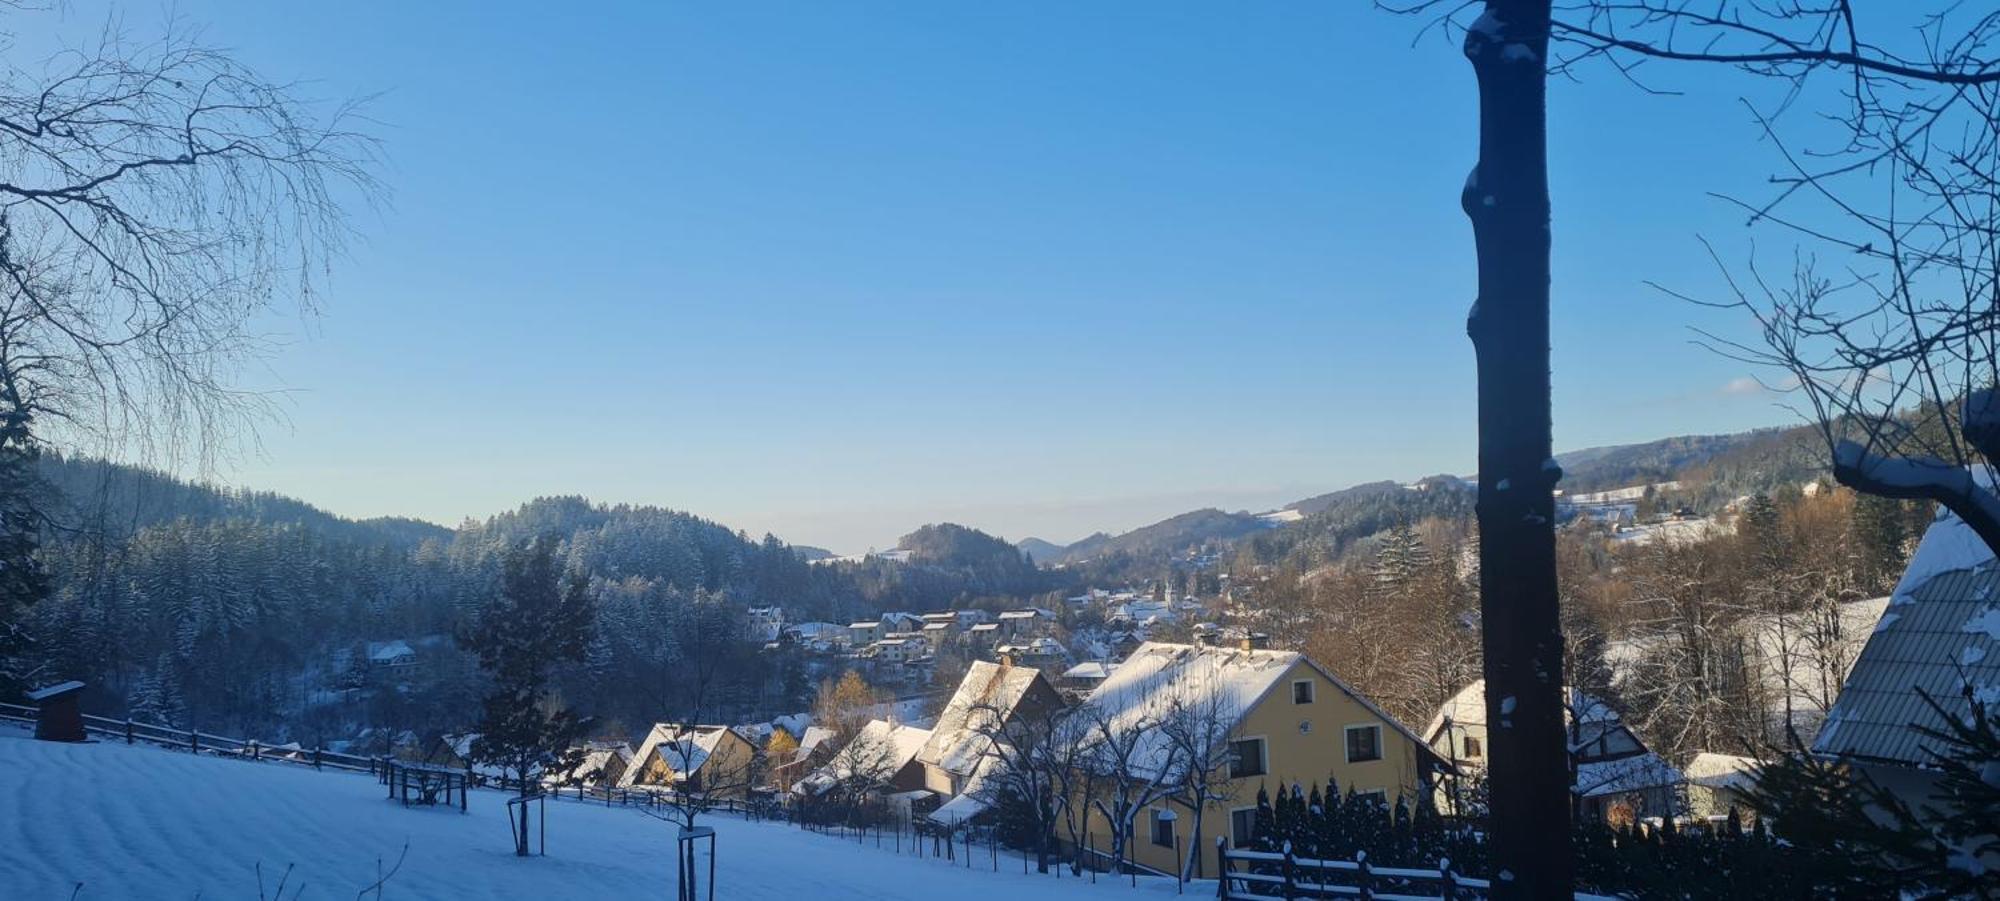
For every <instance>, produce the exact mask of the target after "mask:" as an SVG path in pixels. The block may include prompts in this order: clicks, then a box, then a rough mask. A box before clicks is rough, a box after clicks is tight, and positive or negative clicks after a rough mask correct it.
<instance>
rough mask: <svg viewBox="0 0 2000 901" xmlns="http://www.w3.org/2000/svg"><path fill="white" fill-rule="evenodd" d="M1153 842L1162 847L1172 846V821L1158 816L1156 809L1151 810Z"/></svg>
mask: <svg viewBox="0 0 2000 901" xmlns="http://www.w3.org/2000/svg"><path fill="white" fill-rule="evenodd" d="M1153 844H1156V845H1159V846H1160V847H1162V848H1171V847H1173V846H1174V821H1173V820H1170V819H1167V818H1164V817H1162V816H1160V812H1159V811H1157V810H1155V811H1153Z"/></svg>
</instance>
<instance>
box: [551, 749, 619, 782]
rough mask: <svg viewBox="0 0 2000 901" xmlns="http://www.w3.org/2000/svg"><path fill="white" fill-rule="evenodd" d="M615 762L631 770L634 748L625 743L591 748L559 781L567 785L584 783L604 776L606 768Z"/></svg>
mask: <svg viewBox="0 0 2000 901" xmlns="http://www.w3.org/2000/svg"><path fill="white" fill-rule="evenodd" d="M614 760H616V761H618V762H619V763H621V764H625V765H626V766H625V768H626V769H629V768H630V765H631V763H632V746H631V745H628V744H625V743H624V742H618V743H617V744H615V745H610V746H602V747H600V746H591V747H590V748H589V750H586V751H584V752H583V757H582V758H581V759H579V760H578V761H577V763H576V766H574V767H571V768H570V770H569V772H566V773H563V774H562V775H561V776H560V778H559V781H561V782H565V783H572V782H582V781H584V780H585V779H588V778H591V777H593V776H597V775H600V774H602V773H603V772H604V770H605V768H606V767H608V766H610V765H611V762H612V761H614ZM620 772H621V773H622V772H623V770H622V769H621V770H620Z"/></svg>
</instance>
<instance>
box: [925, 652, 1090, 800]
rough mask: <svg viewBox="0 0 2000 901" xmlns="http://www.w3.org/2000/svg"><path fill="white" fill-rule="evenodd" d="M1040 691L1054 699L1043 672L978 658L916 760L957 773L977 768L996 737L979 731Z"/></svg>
mask: <svg viewBox="0 0 2000 901" xmlns="http://www.w3.org/2000/svg"><path fill="white" fill-rule="evenodd" d="M1038 685H1039V689H1038V688H1037V686H1038ZM1036 694H1040V695H1041V697H1042V699H1043V700H1052V699H1054V698H1055V697H1056V695H1055V690H1054V689H1053V688H1051V687H1049V684H1048V681H1047V680H1046V679H1043V678H1042V673H1041V671H1040V670H1037V669H1034V668H1032V667H1026V666H1005V665H1002V664H998V663H993V662H991V661H987V660H977V661H974V662H973V664H972V666H971V667H970V668H969V669H967V670H966V671H965V678H964V679H963V680H960V682H959V683H958V690H957V691H955V692H953V693H952V696H951V700H950V701H949V702H948V703H946V704H945V706H944V710H943V712H941V713H939V714H938V720H937V725H936V726H934V727H932V729H931V734H930V738H929V739H928V740H927V741H926V742H925V743H924V747H923V750H922V751H920V752H918V754H917V759H918V760H921V761H923V762H924V763H926V764H930V765H932V766H936V767H939V768H941V769H943V770H945V771H947V772H952V773H957V774H959V775H969V774H971V773H973V772H975V771H976V770H977V769H978V767H979V765H980V762H981V761H982V760H983V759H984V758H985V757H986V755H987V753H988V752H989V751H990V750H991V749H992V747H993V743H992V740H991V739H990V738H988V737H987V736H986V735H984V734H982V733H981V730H983V729H989V730H990V729H991V728H992V727H993V726H994V725H996V724H997V723H998V722H1000V721H1003V720H1004V719H1005V718H1006V717H1010V716H1013V715H1014V714H1015V712H1016V711H1017V709H1018V708H1019V707H1020V706H1021V704H1022V702H1023V701H1026V700H1029V699H1030V698H1031V697H1033V696H1034V695H1036ZM1054 702H1055V703H1060V701H1054Z"/></svg>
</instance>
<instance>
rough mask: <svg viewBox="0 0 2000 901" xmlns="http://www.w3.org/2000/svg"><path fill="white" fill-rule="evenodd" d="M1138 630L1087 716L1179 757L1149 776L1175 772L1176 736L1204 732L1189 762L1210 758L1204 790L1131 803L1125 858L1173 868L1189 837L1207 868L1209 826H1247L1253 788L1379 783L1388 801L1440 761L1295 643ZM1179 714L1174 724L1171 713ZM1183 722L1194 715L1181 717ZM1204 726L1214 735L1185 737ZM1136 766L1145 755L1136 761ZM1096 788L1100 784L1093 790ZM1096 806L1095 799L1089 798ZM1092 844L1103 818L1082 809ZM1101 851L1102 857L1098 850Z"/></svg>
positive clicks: (1181, 743) (1212, 831)
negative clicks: (1282, 647)
mask: <svg viewBox="0 0 2000 901" xmlns="http://www.w3.org/2000/svg"><path fill="white" fill-rule="evenodd" d="M1250 644H1251V643H1250V642H1245V643H1244V645H1242V646H1238V647H1211V646H1197V645H1184V644H1165V643H1159V642H1147V643H1145V644H1142V645H1140V646H1139V647H1138V649H1137V650H1134V651H1133V652H1132V654H1131V656H1129V657H1127V658H1126V659H1125V662H1123V663H1121V664H1119V665H1118V668H1117V669H1116V670H1115V671H1113V672H1112V673H1111V675H1110V676H1109V677H1108V678H1106V679H1105V680H1104V682H1103V684H1101V685H1099V686H1098V687H1097V688H1096V689H1095V690H1093V691H1092V692H1091V693H1090V697H1089V698H1088V700H1087V701H1086V703H1088V704H1093V705H1097V708H1098V709H1097V711H1096V712H1094V714H1093V715H1094V716H1097V717H1100V718H1105V719H1103V720H1101V721H1104V722H1108V723H1110V724H1111V728H1112V729H1113V730H1116V729H1131V730H1138V731H1139V734H1141V735H1143V736H1145V738H1144V741H1143V742H1142V743H1141V745H1140V746H1139V747H1137V748H1135V749H1134V750H1135V753H1133V754H1132V755H1131V756H1132V757H1133V758H1134V759H1138V760H1140V761H1147V760H1151V761H1167V760H1170V759H1173V758H1174V757H1175V755H1178V759H1180V760H1181V761H1183V763H1179V764H1170V766H1171V767H1176V768H1179V769H1177V770H1176V771H1175V772H1168V773H1165V774H1155V773H1147V774H1146V776H1147V778H1148V779H1154V778H1157V779H1159V780H1160V781H1162V782H1173V781H1182V780H1179V779H1178V778H1177V776H1178V775H1179V774H1180V773H1182V772H1185V769H1184V767H1185V763H1184V762H1185V760H1186V759H1187V757H1188V754H1187V752H1186V751H1185V750H1183V748H1185V747H1186V746H1190V745H1194V744H1198V743H1200V744H1209V745H1210V747H1209V750H1208V751H1206V752H1203V753H1201V754H1199V756H1197V757H1196V758H1195V759H1196V760H1197V762H1198V763H1202V762H1205V763H1207V764H1209V765H1211V766H1212V767H1213V769H1212V770H1209V772H1210V776H1209V779H1210V784H1209V786H1208V789H1209V790H1208V792H1207V793H1206V794H1207V797H1206V798H1203V799H1199V800H1198V803H1197V799H1195V798H1191V797H1188V796H1187V795H1188V793H1186V792H1175V793H1173V794H1172V795H1171V796H1169V797H1165V798H1161V799H1160V800H1158V801H1155V802H1153V803H1151V804H1148V805H1146V806H1145V807H1144V808H1143V809H1141V810H1138V811H1137V817H1136V822H1135V823H1134V824H1133V829H1132V832H1131V834H1132V841H1131V843H1130V848H1129V849H1128V859H1129V860H1130V861H1131V862H1133V863H1136V864H1138V865H1140V866H1143V867H1147V868H1150V869H1153V870H1158V871H1161V872H1166V873H1172V872H1175V871H1176V870H1177V869H1178V868H1179V862H1180V861H1181V860H1185V859H1186V856H1187V854H1188V853H1189V851H1190V846H1191V845H1193V844H1194V843H1195V841H1196V821H1197V820H1198V821H1199V823H1200V836H1199V841H1200V843H1201V844H1203V845H1205V846H1206V847H1205V848H1201V849H1199V850H1198V852H1197V859H1198V861H1199V864H1198V866H1199V867H1200V868H1201V870H1202V871H1207V872H1210V873H1212V872H1213V868H1214V857H1215V854H1214V846H1215V840H1216V838H1218V837H1222V838H1227V839H1229V840H1230V843H1231V844H1232V846H1241V845H1244V844H1247V843H1248V842H1249V841H1250V840H1251V839H1252V837H1253V830H1254V828H1255V822H1256V820H1255V814H1256V809H1257V790H1258V788H1259V787H1260V786H1262V787H1268V788H1269V789H1270V790H1271V792H1272V793H1273V794H1275V793H1276V792H1277V791H1279V790H1280V789H1281V788H1288V787H1289V786H1291V785H1293V784H1294V783H1299V784H1315V783H1324V782H1325V781H1326V780H1327V779H1329V778H1331V779H1334V780H1336V781H1337V782H1338V784H1339V787H1340V790H1341V791H1342V792H1343V793H1345V792H1347V791H1349V790H1352V791H1355V792H1358V793H1361V794H1377V795H1380V796H1381V797H1382V799H1383V800H1384V801H1385V802H1387V803H1388V804H1391V805H1393V804H1394V803H1395V802H1396V800H1397V799H1398V798H1399V797H1400V798H1409V799H1415V798H1416V797H1418V795H1419V794H1420V793H1421V792H1424V791H1427V790H1429V789H1428V786H1429V785H1430V783H1431V777H1432V775H1433V774H1435V773H1436V772H1437V771H1438V768H1439V767H1441V766H1442V765H1443V764H1442V761H1440V760H1439V758H1438V756H1437V754H1436V753H1435V752H1433V751H1432V750H1431V749H1430V748H1429V746H1427V745H1426V744H1425V743H1424V742H1423V740H1422V739H1421V738H1419V737H1418V736H1417V734H1416V733H1414V732H1412V731H1410V729H1409V728H1408V727H1406V726H1404V725H1403V724H1402V723H1399V722H1397V721H1396V720H1395V718H1393V717H1391V716H1389V714H1387V713H1385V712H1384V711H1383V710H1382V708H1380V707H1378V706H1376V705H1375V703H1374V702H1373V701H1370V700H1368V699H1367V698H1366V697H1363V696H1362V695H1361V694H1360V693H1359V692H1357V691H1355V690H1354V689H1353V688H1352V687H1350V686H1349V685H1347V683H1345V682H1342V681H1341V680H1340V679H1339V678H1338V677H1336V676H1334V675H1333V673H1331V672H1329V671H1328V670H1327V669H1326V668H1325V667H1322V666H1320V665H1319V664H1318V663H1315V662H1314V661H1313V660H1312V659H1310V658H1308V657H1306V656H1305V655H1303V654H1300V653H1298V652H1296V651H1274V650H1266V649H1262V648H1257V647H1252V646H1250ZM1176 719H1178V720H1179V722H1178V723H1177V724H1176V723H1175V720H1176ZM1190 722H1193V723H1194V726H1193V727H1192V728H1191V727H1190ZM1200 736H1205V737H1208V738H1211V739H1212V742H1197V741H1191V740H1189V739H1190V737H1200ZM1139 769H1140V770H1141V771H1144V770H1145V769H1146V767H1145V766H1141V767H1140V768H1139ZM1099 794H1100V796H1102V794H1103V790H1101V789H1100V790H1099ZM1093 806H1095V805H1093ZM1089 823H1090V832H1091V836H1092V838H1091V840H1090V845H1091V848H1092V850H1094V851H1096V852H1099V853H1100V854H1105V853H1109V851H1110V849H1111V842H1110V838H1109V836H1110V835H1111V832H1112V830H1111V828H1110V825H1109V823H1108V822H1107V821H1106V820H1105V817H1104V814H1103V812H1102V811H1100V810H1095V809H1093V810H1092V812H1091V813H1090V816H1089ZM1099 860H1100V862H1103V863H1109V861H1108V860H1104V859H1103V858H1099Z"/></svg>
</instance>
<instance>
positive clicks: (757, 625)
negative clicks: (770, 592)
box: [745, 606, 785, 643]
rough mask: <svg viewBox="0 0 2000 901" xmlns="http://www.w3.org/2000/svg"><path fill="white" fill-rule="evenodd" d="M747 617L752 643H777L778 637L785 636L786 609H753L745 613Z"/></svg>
mask: <svg viewBox="0 0 2000 901" xmlns="http://www.w3.org/2000/svg"><path fill="white" fill-rule="evenodd" d="M745 616H746V619H747V620H748V623H747V626H746V628H747V629H748V630H749V633H750V640H751V641H754V642H759V643H762V642H767V641H777V640H778V636H780V635H782V634H784V631H785V608H783V607H776V606H772V607H752V608H750V609H749V610H747V611H745Z"/></svg>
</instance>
